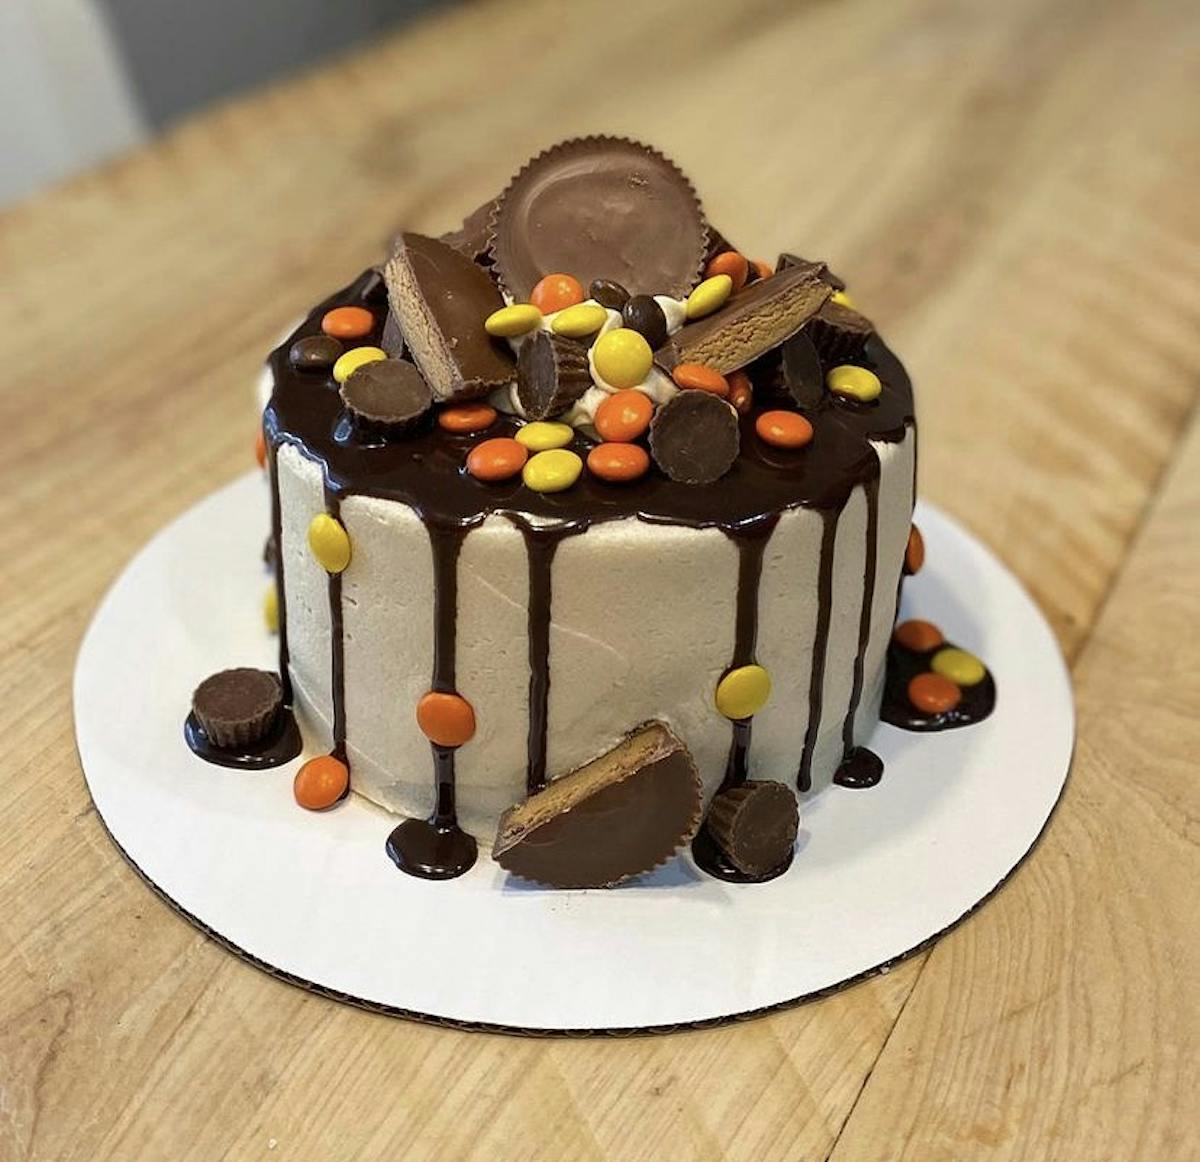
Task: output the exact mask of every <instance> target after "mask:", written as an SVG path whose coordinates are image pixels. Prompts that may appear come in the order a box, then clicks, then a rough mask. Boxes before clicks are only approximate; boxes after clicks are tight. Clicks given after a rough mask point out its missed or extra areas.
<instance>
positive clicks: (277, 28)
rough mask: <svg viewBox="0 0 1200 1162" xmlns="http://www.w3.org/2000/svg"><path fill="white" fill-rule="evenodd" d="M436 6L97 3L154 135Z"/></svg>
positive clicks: (431, 1) (429, 0) (215, 0)
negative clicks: (203, 108)
mask: <svg viewBox="0 0 1200 1162" xmlns="http://www.w3.org/2000/svg"><path fill="white" fill-rule="evenodd" d="M4 2H5V0H0V3H4ZM439 2H442V0H98V3H99V6H100V7H101V9H103V11H104V14H105V15H106V16H107V17H108V24H109V27H110V29H111V31H112V39H113V41H114V43H115V46H116V51H117V53H118V54H119V55H120V57H121V59H122V62H123V64H124V68H125V72H126V75H127V76H128V78H129V82H130V85H131V87H132V89H133V91H134V93H135V95H136V97H137V101H138V104H139V106H140V108H141V111H142V114H143V116H144V117H145V119H146V121H147V122H148V123H149V124H150V125H151V126H152V127H154V128H159V127H161V126H163V125H166V124H168V123H169V122H170V121H172V120H173V119H175V118H176V117H179V116H181V115H182V114H184V113H187V112H189V111H191V110H192V109H197V108H200V107H201V106H203V105H205V104H207V103H208V102H210V101H214V100H218V99H220V98H222V97H226V96H229V95H231V94H233V93H236V92H238V91H239V90H241V89H246V88H250V87H252V86H254V85H256V84H261V83H263V82H266V81H270V80H273V79H275V78H277V77H280V76H283V75H286V74H287V73H290V72H294V71H296V70H297V69H301V68H303V67H304V66H306V65H310V64H314V63H316V62H318V61H320V60H321V59H323V58H324V57H326V56H328V55H330V54H332V53H336V52H339V51H341V50H342V49H346V48H349V47H350V46H351V45H355V44H359V43H361V42H363V41H366V40H368V39H369V38H370V37H371V35H372V34H374V33H377V32H379V31H381V30H383V29H386V28H389V27H391V26H393V25H395V24H397V23H399V22H401V21H403V20H404V19H406V18H408V17H411V16H413V15H414V14H416V13H417V12H420V11H422V10H424V9H428V8H433V7H436V6H438V4H439Z"/></svg>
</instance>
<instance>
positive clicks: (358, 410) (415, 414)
mask: <svg viewBox="0 0 1200 1162" xmlns="http://www.w3.org/2000/svg"><path fill="white" fill-rule="evenodd" d="M341 396H342V402H343V403H344V404H345V405H346V407H347V408H349V409H350V411H351V412H352V413H353V415H354V419H355V422H356V423H357V424H358V426H359V428H360V429H362V430H364V431H370V432H378V433H381V434H391V435H398V434H400V433H402V432H406V431H411V430H412V429H413V428H414V427H416V425H417V424H418V422H419V421H420V419H421V417H422V416H424V415H425V413H426V412H428V411H429V409H430V407H432V406H433V392H432V391H430V390H429V384H427V383H426V382H425V380H424V378H423V377H422V375H421V373H420V372H419V371H418V370H417V369H416V368H415V367H414V366H413V365H412V364H411V363H408V362H406V361H404V360H403V359H377V360H375V362H373V363H364V364H363V366H361V367H359V368H357V369H356V370H355V371H353V372H351V374H350V376H349V378H348V379H347V380H346V382H345V383H343V384H342V386H341Z"/></svg>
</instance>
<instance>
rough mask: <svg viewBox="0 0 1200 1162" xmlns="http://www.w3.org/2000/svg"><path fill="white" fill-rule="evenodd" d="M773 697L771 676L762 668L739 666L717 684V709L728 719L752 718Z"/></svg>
mask: <svg viewBox="0 0 1200 1162" xmlns="http://www.w3.org/2000/svg"><path fill="white" fill-rule="evenodd" d="M770 697H771V675H770V674H768V673H767V671H766V670H764V669H763V668H762V666H755V665H750V666H738V667H737V668H736V669H733V670H730V671H729V673H728V674H726V675H725V677H723V678H722V679H721V680H720V681H719V682H718V683H717V694H716V702H717V709H718V710H719V711H720V712H721V713H722V714H723V715H725V717H726V718H733V719H741V718H750V717H752V716H753V715H755V714H757V713H758V712H759V711H760V710H761V709H762V708H763V707H764V706H765V705H766V704H767V699H768V698H770Z"/></svg>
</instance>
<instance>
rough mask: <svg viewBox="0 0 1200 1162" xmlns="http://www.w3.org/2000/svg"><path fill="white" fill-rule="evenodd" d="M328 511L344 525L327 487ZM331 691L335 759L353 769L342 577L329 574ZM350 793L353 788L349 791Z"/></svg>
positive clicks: (338, 499) (334, 495)
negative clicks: (349, 747)
mask: <svg viewBox="0 0 1200 1162" xmlns="http://www.w3.org/2000/svg"><path fill="white" fill-rule="evenodd" d="M325 511H326V512H327V513H329V515H330V516H331V517H333V519H334V520H335V521H337V522H338V524H341V523H342V501H341V497H339V496H338V494H337V493H336V492H335V491H334V490H333V489H332V488H331V487H330V486H329V483H328V481H327V482H326V484H325ZM327 577H328V580H327V584H328V587H329V689H330V696H331V698H332V700H333V750H332V751H330V752H329V753H330V754H332V755H333V757H334V758H335V759H338V760H339V761H341V762H343V763H345V764H346V767H347V769H349V766H350V760H349V759H348V758H347V757H346V629H345V626H344V625H343V623H342V575H341V573H329V574H328V575H327ZM347 793H349V788H347Z"/></svg>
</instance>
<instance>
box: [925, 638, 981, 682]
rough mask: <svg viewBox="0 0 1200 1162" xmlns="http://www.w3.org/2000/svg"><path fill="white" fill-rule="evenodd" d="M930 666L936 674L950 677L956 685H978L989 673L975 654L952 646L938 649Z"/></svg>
mask: <svg viewBox="0 0 1200 1162" xmlns="http://www.w3.org/2000/svg"><path fill="white" fill-rule="evenodd" d="M929 668H930V669H931V670H933V672H934V673H935V674H941V676H942V677H943V678H949V679H950V681H951V682H953V683H954V684H955V685H956V686H977V685H978V684H979V683H980V682H982V681H983V677H984V675H985V674H986V673H987V671H986V670H985V669H984V668H983V663H982V662H981V661H980V660H979V659H978V658H977V657H976V656H975V655H974V654H969V653H967V651H966V650H958V649H954V648H953V647H952V646H951V647H948V648H947V649H944V650H938V652H937V653H936V654H934V655H933V660H932V661H931V662H930V663H929Z"/></svg>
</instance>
